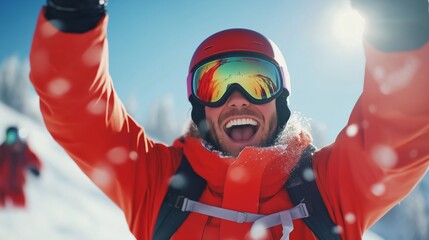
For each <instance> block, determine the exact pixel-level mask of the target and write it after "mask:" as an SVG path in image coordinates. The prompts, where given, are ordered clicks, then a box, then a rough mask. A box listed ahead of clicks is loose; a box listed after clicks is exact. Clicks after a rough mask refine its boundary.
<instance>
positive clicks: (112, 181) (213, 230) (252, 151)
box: [30, 10, 429, 240]
mask: <svg viewBox="0 0 429 240" xmlns="http://www.w3.org/2000/svg"><path fill="white" fill-rule="evenodd" d="M106 28H107V16H106V17H105V18H104V19H103V20H102V21H101V22H100V23H99V24H98V26H97V27H96V28H94V29H92V30H91V31H88V32H86V33H84V34H69V33H62V32H59V31H58V30H56V29H55V27H53V26H52V25H51V24H50V23H49V22H47V21H46V19H45V17H44V10H42V12H41V14H40V16H39V20H38V23H37V29H36V31H35V36H34V41H33V45H32V50H31V55H30V61H31V80H32V83H33V84H34V87H35V89H36V91H37V92H38V94H39V96H40V107H41V111H42V113H43V117H44V120H45V123H46V126H47V128H48V129H49V131H50V133H51V134H52V136H53V137H54V138H55V139H56V141H58V143H59V144H61V145H62V147H63V148H64V149H65V150H66V151H67V153H68V154H69V155H70V156H71V157H72V158H73V159H74V161H76V163H77V164H78V165H79V167H80V168H81V169H82V170H83V172H84V173H85V174H87V175H88V176H89V177H90V178H91V179H92V180H93V181H94V183H95V184H96V185H97V186H98V187H99V188H101V189H102V190H103V191H104V193H105V194H107V196H109V197H110V198H111V199H112V200H113V201H114V202H115V203H116V204H117V205H118V206H119V207H120V208H121V209H122V210H123V212H124V214H125V217H126V220H127V222H128V224H129V227H130V230H131V231H132V233H133V234H134V236H136V238H137V239H151V237H152V234H153V229H154V225H155V222H156V219H157V214H158V211H159V208H160V205H161V202H162V200H163V198H164V195H165V193H166V191H167V188H168V183H169V179H170V178H171V177H172V176H173V175H174V173H175V171H176V169H177V167H178V165H179V163H180V161H181V159H182V156H183V154H184V155H186V157H187V159H188V160H189V162H190V164H191V166H192V167H193V169H194V170H195V171H196V172H197V173H198V174H199V175H201V176H202V177H203V178H205V179H206V180H207V183H208V184H207V187H206V189H205V190H204V192H203V194H202V196H201V199H200V201H201V202H203V203H206V204H210V205H214V206H220V207H223V208H229V209H233V210H237V211H245V212H251V213H261V214H269V213H274V212H278V211H280V210H285V209H288V208H291V207H292V206H293V205H292V203H291V201H290V199H289V196H288V194H287V192H285V191H284V190H283V189H282V185H283V183H284V182H285V181H287V178H288V174H289V172H290V169H291V168H292V167H293V166H294V164H295V163H296V161H297V157H298V156H299V154H298V153H300V151H301V150H302V149H303V148H304V147H305V146H306V145H308V144H309V143H310V138H309V136H307V135H305V134H304V133H302V132H301V133H298V134H296V135H295V136H293V137H291V138H290V142H288V145H287V146H286V145H285V146H283V147H282V146H279V147H268V148H255V147H248V148H245V149H244V150H243V151H242V152H241V154H240V155H239V156H238V157H237V158H236V159H233V158H229V157H222V156H219V153H218V152H212V151H209V150H207V149H206V148H205V147H204V146H203V145H202V143H201V142H202V140H201V139H199V138H195V137H192V136H186V137H184V138H181V139H179V140H177V141H176V142H175V143H174V144H173V145H172V146H166V145H164V144H160V143H156V142H153V141H152V140H151V139H149V138H148V136H147V135H146V134H145V132H144V130H143V128H142V127H141V126H140V125H139V124H137V123H136V121H135V120H133V119H132V117H130V115H129V114H127V112H126V110H125V108H124V106H123V105H122V103H121V101H120V100H119V98H118V96H117V94H116V93H115V91H114V88H113V83H112V80H111V77H110V75H109V72H108V48H107V39H106ZM365 51H366V60H367V67H366V74H365V84H364V90H363V93H362V95H361V97H360V98H359V100H358V102H357V104H356V106H355V108H354V109H353V112H352V114H351V117H350V120H349V122H348V124H347V126H346V127H345V128H344V130H343V131H342V132H340V134H339V135H338V137H337V139H336V141H335V142H334V143H333V144H332V145H330V146H327V147H324V148H322V149H320V150H319V151H317V152H316V153H315V155H314V163H313V165H314V170H315V174H316V175H315V176H316V182H317V185H318V188H319V191H320V192H321V195H322V197H323V200H324V202H325V204H326V207H327V209H328V211H329V214H330V216H331V218H332V219H333V221H334V222H335V223H336V224H338V225H339V230H340V231H341V237H342V239H360V238H361V236H362V234H363V232H364V231H365V230H366V229H368V228H369V227H370V226H371V225H372V224H374V223H375V222H376V221H377V220H378V219H379V218H380V217H381V216H382V215H383V214H384V213H386V211H388V210H389V209H390V208H391V207H393V206H394V205H395V204H397V203H398V202H399V201H400V200H401V199H403V198H404V197H405V196H406V195H407V194H408V193H409V192H410V191H411V190H412V189H413V187H414V186H415V185H416V184H417V183H418V181H419V180H420V179H421V178H422V176H423V175H424V173H425V172H426V169H427V167H428V163H429V148H428V147H427V143H428V142H429V131H428V129H429V104H428V102H427V89H429V81H428V78H429V68H428V67H427V66H428V64H429V44H426V45H425V46H423V47H421V48H420V49H417V50H414V51H408V52H406V51H403V52H393V53H384V52H380V51H378V50H376V49H375V48H373V47H372V46H370V45H369V44H365ZM94 54H95V56H97V57H94ZM89 56H92V57H89ZM407 73H409V74H407ZM398 76H399V77H400V79H398ZM403 80H406V83H407V84H401V83H403ZM395 81H396V82H395ZM391 82H395V83H396V84H394V85H393V87H394V88H393V89H389V90H391V92H389V94H384V93H383V92H382V91H384V90H386V89H385V88H384V86H389V85H388V83H391ZM348 133H349V134H348ZM350 133H353V134H350ZM292 150H293V151H292ZM386 152H387V153H388V154H387V155H388V158H387V159H386V158H384V157H381V155H383V153H386ZM385 160H387V161H385ZM279 166H280V167H279ZM100 176H110V177H108V178H102V177H100ZM250 226H251V224H247V223H245V224H238V223H233V222H228V221H226V220H219V219H216V218H211V217H207V216H205V215H201V214H196V213H191V214H190V215H189V217H188V218H187V220H186V221H185V222H184V223H183V225H182V226H181V227H180V228H179V230H178V231H177V232H176V234H175V235H174V236H173V239H228V238H230V239H247V238H249V229H250ZM280 237H281V227H273V228H270V229H269V232H268V234H267V236H266V239H279V238H280ZM290 239H292V240H294V239H295V240H298V239H315V238H314V237H313V235H312V233H311V231H310V230H309V229H308V228H307V227H306V226H305V224H304V223H303V222H302V221H301V220H295V221H294V230H293V231H292V233H291V235H290Z"/></svg>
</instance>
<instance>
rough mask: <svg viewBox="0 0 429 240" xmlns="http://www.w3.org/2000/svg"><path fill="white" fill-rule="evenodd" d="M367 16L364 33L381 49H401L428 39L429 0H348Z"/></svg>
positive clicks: (409, 47)
mask: <svg viewBox="0 0 429 240" xmlns="http://www.w3.org/2000/svg"><path fill="white" fill-rule="evenodd" d="M351 4H352V7H353V8H354V9H356V10H357V11H358V12H360V14H361V15H362V16H363V17H364V18H365V19H366V22H367V24H366V25H367V26H366V31H365V36H366V38H367V40H368V41H369V42H370V43H371V44H372V45H374V46H375V47H376V48H377V49H379V50H382V51H404V50H412V49H416V48H419V47H421V46H423V45H424V44H425V43H426V42H427V41H428V40H429V13H428V0H351Z"/></svg>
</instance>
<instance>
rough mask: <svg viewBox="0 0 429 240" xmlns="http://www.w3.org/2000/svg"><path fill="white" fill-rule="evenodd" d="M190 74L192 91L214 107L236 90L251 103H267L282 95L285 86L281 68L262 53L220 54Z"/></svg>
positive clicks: (205, 103) (207, 104) (223, 101)
mask: <svg viewBox="0 0 429 240" xmlns="http://www.w3.org/2000/svg"><path fill="white" fill-rule="evenodd" d="M189 78H190V79H188V81H191V82H190V83H188V87H191V89H188V91H189V90H191V91H192V92H191V94H192V95H193V96H194V97H195V98H196V99H197V100H198V101H199V102H201V103H203V104H204V105H206V106H210V107H217V106H220V105H222V104H224V103H225V101H226V100H227V99H228V97H229V95H230V94H231V92H233V91H234V90H238V91H240V92H241V93H242V94H243V95H244V96H245V97H246V99H247V100H249V101H250V102H251V103H254V104H264V103H267V102H270V101H271V100H272V99H274V98H276V97H278V96H279V95H280V94H281V91H282V89H283V79H282V74H281V71H280V68H279V67H278V66H277V65H276V64H275V63H273V62H271V61H268V60H265V59H262V58H259V57H240V56H231V57H224V58H218V59H215V60H212V61H209V62H206V63H204V64H202V65H200V66H198V67H197V68H196V69H195V70H194V71H192V73H191V75H190V76H189Z"/></svg>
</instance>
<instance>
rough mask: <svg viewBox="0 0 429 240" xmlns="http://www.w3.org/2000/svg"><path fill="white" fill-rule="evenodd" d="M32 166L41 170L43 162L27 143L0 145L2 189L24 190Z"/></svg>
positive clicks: (0, 188) (7, 190)
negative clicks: (27, 173) (28, 171)
mask: <svg viewBox="0 0 429 240" xmlns="http://www.w3.org/2000/svg"><path fill="white" fill-rule="evenodd" d="M30 167H32V168H34V169H37V170H40V169H41V167H42V163H41V161H40V160H39V158H38V157H37V156H36V155H35V154H34V153H33V152H32V151H31V149H30V147H29V146H28V145H27V144H24V143H16V144H14V145H7V144H5V143H3V144H2V145H0V191H3V193H5V194H6V195H7V194H8V193H9V192H16V193H18V192H22V190H23V188H24V185H25V181H26V176H27V175H26V172H27V170H28V169H29V168H30Z"/></svg>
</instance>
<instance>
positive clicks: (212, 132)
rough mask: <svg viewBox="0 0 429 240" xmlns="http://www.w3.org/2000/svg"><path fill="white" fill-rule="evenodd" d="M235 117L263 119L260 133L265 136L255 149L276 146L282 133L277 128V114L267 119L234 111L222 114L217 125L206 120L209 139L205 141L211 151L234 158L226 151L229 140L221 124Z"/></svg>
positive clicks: (246, 110)
mask: <svg viewBox="0 0 429 240" xmlns="http://www.w3.org/2000/svg"><path fill="white" fill-rule="evenodd" d="M235 115H246V116H255V117H257V118H258V119H262V124H261V126H260V129H258V131H262V133H263V134H262V136H260V137H259V139H260V140H259V141H258V143H257V144H254V145H252V146H253V147H269V146H273V145H275V142H276V139H277V135H278V133H279V132H280V128H278V127H277V116H276V114H273V115H271V116H269V117H268V118H266V117H265V116H263V115H261V114H259V113H257V112H254V111H251V110H248V109H233V110H231V111H228V112H225V113H223V114H221V115H220V116H219V118H218V121H217V122H216V123H215V122H213V121H210V120H209V119H206V121H207V122H206V123H207V127H208V133H209V134H207V135H206V136H207V137H206V139H205V140H206V141H207V142H208V143H209V144H210V145H211V146H210V147H209V149H212V150H217V151H220V152H221V153H222V154H223V155H225V156H232V154H231V153H230V152H228V151H227V150H226V149H227V146H226V143H225V138H228V135H227V134H225V133H224V132H223V131H224V130H223V128H222V125H221V124H222V123H223V122H224V120H225V119H226V118H229V117H232V116H235ZM266 121H269V124H268V125H266V124H264V123H265V122H266ZM245 147H248V146H243V148H245ZM241 150H243V149H241ZM241 150H240V151H241Z"/></svg>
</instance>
